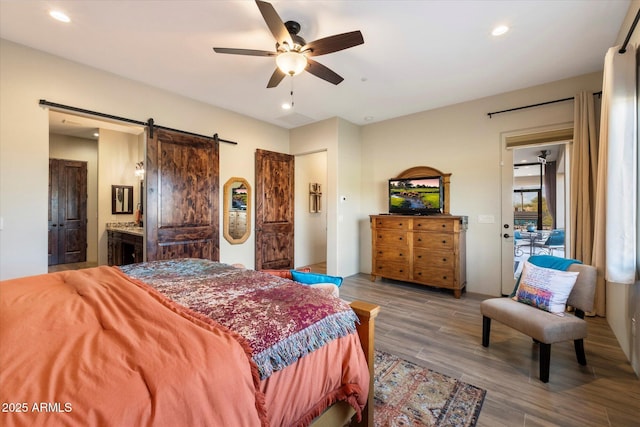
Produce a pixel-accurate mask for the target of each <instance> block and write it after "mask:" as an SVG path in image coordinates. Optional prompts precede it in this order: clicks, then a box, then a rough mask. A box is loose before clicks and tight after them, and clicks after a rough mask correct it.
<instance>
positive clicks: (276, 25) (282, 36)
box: [256, 0, 293, 47]
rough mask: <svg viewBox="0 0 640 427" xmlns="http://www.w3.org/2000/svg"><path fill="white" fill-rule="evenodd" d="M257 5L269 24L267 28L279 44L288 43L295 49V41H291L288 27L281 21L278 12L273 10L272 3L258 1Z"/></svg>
mask: <svg viewBox="0 0 640 427" xmlns="http://www.w3.org/2000/svg"><path fill="white" fill-rule="evenodd" d="M256 5H258V9H260V13H261V14H262V17H263V18H264V22H266V23H267V27H269V30H271V34H273V37H275V38H276V41H277V42H278V43H279V44H282V43H284V42H286V43H287V44H288V45H289V46H290V47H293V40H291V35H290V34H289V31H288V30H287V27H285V26H284V22H282V19H280V16H279V15H278V12H276V10H275V9H274V8H273V6H272V5H271V3H267V2H266V1H260V0H256Z"/></svg>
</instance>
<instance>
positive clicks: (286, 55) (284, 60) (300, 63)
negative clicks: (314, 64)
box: [276, 52, 307, 76]
mask: <svg viewBox="0 0 640 427" xmlns="http://www.w3.org/2000/svg"><path fill="white" fill-rule="evenodd" d="M276 65H277V66H278V68H280V71H282V72H283V73H285V74H288V75H290V76H295V75H297V74H300V73H301V72H302V71H304V69H305V67H306V66H307V57H306V56H304V55H303V54H301V53H299V52H282V53H280V54H279V55H278V56H277V57H276Z"/></svg>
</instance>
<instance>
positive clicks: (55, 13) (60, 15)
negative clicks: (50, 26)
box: [49, 10, 71, 23]
mask: <svg viewBox="0 0 640 427" xmlns="http://www.w3.org/2000/svg"><path fill="white" fill-rule="evenodd" d="M49 16H51V17H52V18H53V19H55V20H56V21H60V22H65V23H69V22H71V18H69V16H67V14H65V13H64V12H60V11H59V10H52V11H51V12H49Z"/></svg>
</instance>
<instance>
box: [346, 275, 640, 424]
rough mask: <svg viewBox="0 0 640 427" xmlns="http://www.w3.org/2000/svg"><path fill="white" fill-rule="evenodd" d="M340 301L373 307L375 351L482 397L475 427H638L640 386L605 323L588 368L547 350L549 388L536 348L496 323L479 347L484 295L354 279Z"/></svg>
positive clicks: (559, 348) (588, 343) (597, 331)
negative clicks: (479, 389)
mask: <svg viewBox="0 0 640 427" xmlns="http://www.w3.org/2000/svg"><path fill="white" fill-rule="evenodd" d="M340 296H341V298H344V299H346V300H348V301H352V300H354V299H359V300H363V301H368V302H371V303H375V304H379V305H380V306H381V312H380V315H379V317H378V318H377V321H376V322H377V323H376V338H375V340H376V341H375V346H376V348H377V349H380V350H383V351H387V352H390V353H393V354H396V355H398V356H402V357H404V358H406V359H407V360H411V361H413V362H416V363H419V364H421V365H423V366H426V367H428V368H430V369H433V370H435V371H437V372H440V373H443V374H447V375H450V376H452V377H455V378H458V379H460V380H461V381H464V382H467V383H471V384H474V385H476V386H478V387H482V388H484V389H486V390H487V395H486V398H485V402H484V405H483V407H482V412H481V413H480V418H479V420H478V424H477V426H478V427H484V426H486V427H495V426H509V427H512V426H526V427H534V426H536V427H537V426H563V427H564V426H576V427H577V426H580V427H584V426H614V427H617V426H625V427H626V426H636V427H637V426H640V381H639V380H638V378H637V376H636V375H635V373H634V372H633V369H632V367H631V365H630V363H629V362H628V361H627V359H626V357H625V355H624V353H623V352H622V350H621V349H620V347H619V345H618V342H617V340H616V339H615V337H614V335H613V332H612V331H611V329H610V327H609V325H608V324H607V321H606V319H604V318H599V317H591V318H588V322H589V336H588V337H587V338H586V339H585V351H586V356H587V366H580V365H579V364H578V362H577V360H576V356H575V352H574V349H573V342H566V343H558V344H553V345H552V346H551V371H550V379H549V382H548V383H547V384H544V383H542V382H540V380H539V379H538V346H537V345H536V344H534V343H533V342H532V340H531V338H529V337H527V336H525V335H523V334H521V333H519V332H517V331H515V330H513V329H510V328H508V327H506V326H504V325H502V324H500V323H498V322H496V321H494V322H492V328H491V329H492V331H491V343H490V346H489V347H488V348H484V347H482V343H481V338H482V316H481V314H480V302H481V301H482V300H483V299H485V298H487V297H486V296H482V295H474V294H469V293H463V295H462V298H460V299H455V298H454V297H453V294H452V293H451V292H450V291H445V290H437V289H434V288H428V287H421V286H419V285H412V284H407V283H402V282H395V281H391V280H382V279H378V280H377V281H376V282H371V281H370V276H369V275H365V274H358V275H355V276H351V277H347V278H345V280H344V282H343V284H342V287H341V288H340Z"/></svg>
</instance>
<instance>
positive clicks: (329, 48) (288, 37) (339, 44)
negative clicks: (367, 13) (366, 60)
mask: <svg viewBox="0 0 640 427" xmlns="http://www.w3.org/2000/svg"><path fill="white" fill-rule="evenodd" d="M256 5H257V6H258V9H260V13H261V14H262V17H263V18H264V21H265V22H266V23H267V26H268V27H269V30H271V33H272V34H273V36H274V37H275V39H276V50H275V52H271V51H267V50H254V49H234V48H225V47H214V48H213V50H214V51H215V52H216V53H229V54H233V55H249V56H271V57H275V58H276V65H277V67H276V69H275V71H274V72H273V74H272V75H271V78H270V79H269V83H268V84H267V88H272V87H276V86H278V84H280V82H281V81H282V79H284V77H285V76H286V75H287V74H288V75H290V76H294V75H296V74H299V73H301V72H302V71H304V70H306V71H308V72H310V73H311V74H313V75H314V76H316V77H319V78H321V79H323V80H326V81H328V82H329V83H333V84H334V85H337V84H338V83H340V82H341V81H343V80H344V78H342V77H341V76H339V75H338V74H336V73H335V72H334V71H332V70H330V69H329V68H327V67H325V66H324V65H322V64H320V63H319V62H316V61H314V60H312V59H310V57H311V56H320V55H326V54H327V53H333V52H337V51H339V50H343V49H348V48H350V47H353V46H357V45H360V44H363V43H364V38H363V37H362V33H361V32H360V31H351V32H349V33H342V34H336V35H334V36H329V37H325V38H322V39H318V40H315V41H312V42H309V43H307V42H306V41H305V40H304V39H303V38H302V37H300V36H299V35H298V32H299V31H300V24H299V23H297V22H295V21H287V22H284V23H283V22H282V19H280V16H278V13H277V12H276V10H275V9H274V8H273V6H272V5H271V3H267V2H266V1H260V0H256Z"/></svg>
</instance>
